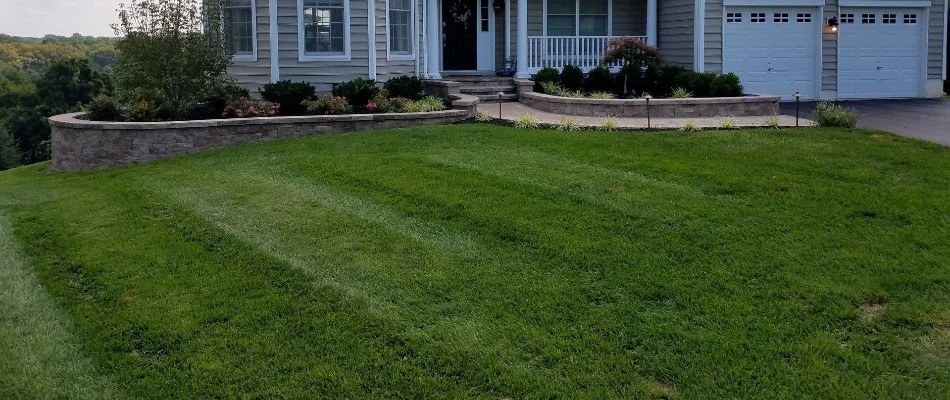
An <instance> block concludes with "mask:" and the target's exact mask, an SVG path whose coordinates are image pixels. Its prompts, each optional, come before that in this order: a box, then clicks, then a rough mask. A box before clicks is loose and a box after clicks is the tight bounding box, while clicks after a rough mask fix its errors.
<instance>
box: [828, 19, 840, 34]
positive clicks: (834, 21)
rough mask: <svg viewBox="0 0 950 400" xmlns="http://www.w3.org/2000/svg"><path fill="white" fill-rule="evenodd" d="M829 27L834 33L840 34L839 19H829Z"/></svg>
mask: <svg viewBox="0 0 950 400" xmlns="http://www.w3.org/2000/svg"><path fill="white" fill-rule="evenodd" d="M828 26H829V27H831V31H832V32H838V17H831V18H828Z"/></svg>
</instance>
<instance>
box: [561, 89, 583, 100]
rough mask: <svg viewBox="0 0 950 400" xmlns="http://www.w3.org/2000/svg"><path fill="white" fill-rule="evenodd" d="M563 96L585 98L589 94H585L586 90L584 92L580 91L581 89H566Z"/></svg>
mask: <svg viewBox="0 0 950 400" xmlns="http://www.w3.org/2000/svg"><path fill="white" fill-rule="evenodd" d="M561 96H562V97H570V98H572V99H583V98H585V97H587V96H585V95H584V92H582V91H580V90H574V91H571V90H565V91H564V93H562V94H561Z"/></svg>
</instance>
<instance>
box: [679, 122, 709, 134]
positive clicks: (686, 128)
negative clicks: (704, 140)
mask: <svg viewBox="0 0 950 400" xmlns="http://www.w3.org/2000/svg"><path fill="white" fill-rule="evenodd" d="M701 130H703V128H700V127H699V125H696V123H695V122H693V121H687V122H686V124H684V125H683V127H681V128H680V132H699V131H701Z"/></svg>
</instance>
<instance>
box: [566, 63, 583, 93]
mask: <svg viewBox="0 0 950 400" xmlns="http://www.w3.org/2000/svg"><path fill="white" fill-rule="evenodd" d="M561 86H563V87H564V89H567V90H568V91H572V92H575V91H578V90H581V88H582V87H584V71H582V70H581V68H580V67H578V66H576V65H570V64H568V65H565V66H564V68H562V69H561Z"/></svg>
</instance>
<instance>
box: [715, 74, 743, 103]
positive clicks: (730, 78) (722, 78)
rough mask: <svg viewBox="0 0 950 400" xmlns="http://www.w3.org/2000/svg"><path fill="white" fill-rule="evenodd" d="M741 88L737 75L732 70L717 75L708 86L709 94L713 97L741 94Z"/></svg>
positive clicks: (737, 95)
mask: <svg viewBox="0 0 950 400" xmlns="http://www.w3.org/2000/svg"><path fill="white" fill-rule="evenodd" d="M743 90H744V88H743V87H742V82H741V81H740V80H739V75H736V74H734V73H732V72H730V73H728V74H721V75H717V76H716V78H715V79H713V81H712V84H710V87H709V92H710V95H712V96H713V97H739V96H742V93H743Z"/></svg>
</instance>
